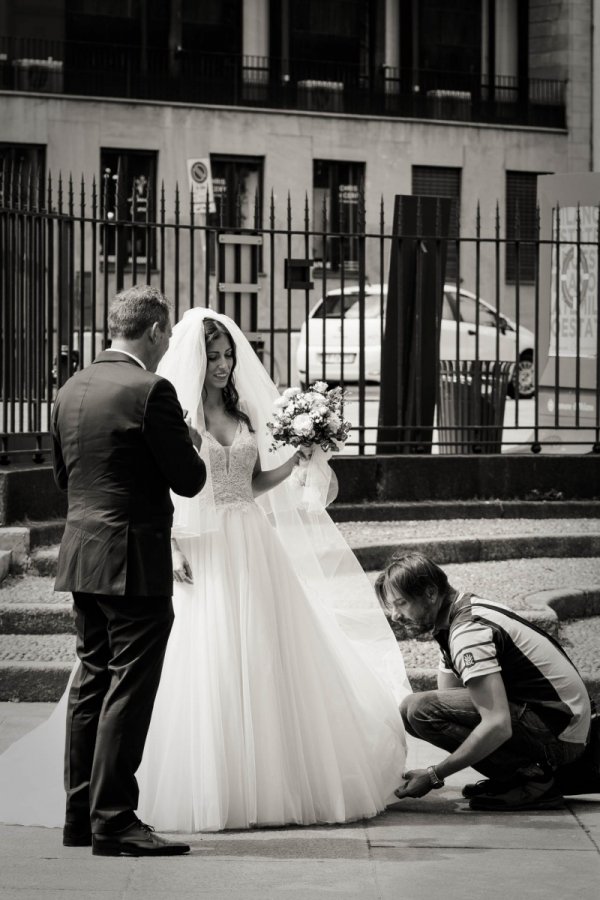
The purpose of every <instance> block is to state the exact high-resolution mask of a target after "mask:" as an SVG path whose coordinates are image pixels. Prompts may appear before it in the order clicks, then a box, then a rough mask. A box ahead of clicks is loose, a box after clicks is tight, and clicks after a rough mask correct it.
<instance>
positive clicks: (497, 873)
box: [0, 703, 600, 900]
mask: <svg viewBox="0 0 600 900" xmlns="http://www.w3.org/2000/svg"><path fill="white" fill-rule="evenodd" d="M52 708H53V704H49V703H47V704H44V703H36V704H10V703H1V704H0V749H2V748H3V747H5V746H6V745H7V738H8V737H10V738H11V739H12V738H14V737H18V736H20V734H23V733H25V732H26V731H28V730H29V729H30V728H32V727H34V726H35V725H36V724H38V723H39V722H40V721H41V720H43V719H44V718H45V717H46V716H47V715H48V714H49V713H50V711H51V710H52ZM443 755H444V752H443V751H440V750H437V749H436V748H434V747H430V746H429V745H427V744H424V743H423V742H421V741H414V740H411V741H410V742H409V764H410V765H411V766H417V765H418V766H422V765H426V764H431V763H435V762H436V761H438V760H439V759H440V758H442V756H443ZM477 777H478V776H477V775H476V774H475V773H474V772H472V771H469V770H467V771H466V772H461V773H457V774H456V775H454V776H452V778H449V779H448V782H447V786H446V788H445V789H444V790H443V791H440V792H436V793H435V794H430V795H428V797H425V798H423V799H422V800H410V801H403V802H402V803H398V804H396V807H395V808H394V809H392V810H389V811H388V812H386V813H385V814H384V815H382V816H378V817H377V818H375V819H372V820H370V821H368V822H365V821H363V822H356V823H349V824H347V825H341V826H327V827H322V828H317V827H310V828H298V827H289V828H265V829H253V830H251V831H236V832H222V833H219V834H203V835H197V834H196V835H190V836H189V842H190V844H191V846H192V853H191V854H190V855H189V856H185V857H179V858H177V859H168V858H162V859H155V860H148V859H131V858H129V859H127V858H124V859H105V858H98V857H93V856H92V855H91V852H90V850H89V848H68V847H63V846H62V843H61V831H60V829H58V828H22V827H2V826H0V898H1V900H117V898H118V900H173V898H178V900H180V898H184V900H187V898H190V900H191V898H198V897H206V898H207V900H208V898H210V900H283V898H288V897H290V898H291V897H297V898H299V900H325V898H331V897H340V898H344V900H392V898H393V900H431V898H435V897H440V896H443V897H444V900H465V898H473V900H479V898H481V897H485V898H486V900H496V898H498V900H500V898H502V900H506V898H507V897H508V898H512V897H528V898H529V897H532V898H533V897H539V898H540V900H542V898H543V900H564V898H565V897H571V896H576V897H577V898H578V900H598V888H597V885H598V883H599V881H600V851H599V847H598V841H599V839H600V798H598V797H596V798H578V799H576V800H572V801H569V802H568V803H567V805H566V806H565V808H564V809H562V810H556V811H547V812H543V813H531V812H530V813H520V814H517V813H503V814H500V813H495V814H492V813H474V812H471V811H468V810H467V808H466V803H465V801H463V800H461V799H460V788H461V787H462V785H463V784H464V783H465V781H467V780H472V779H473V778H477ZM182 837H184V838H185V836H182Z"/></svg>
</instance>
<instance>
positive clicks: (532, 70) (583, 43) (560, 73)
mask: <svg viewBox="0 0 600 900" xmlns="http://www.w3.org/2000/svg"><path fill="white" fill-rule="evenodd" d="M593 7H594V0H576V2H574V0H529V74H530V77H532V78H562V79H568V83H567V116H568V118H567V127H568V130H569V153H568V165H567V168H566V169H565V170H564V171H568V172H589V171H591V169H592V158H591V141H592V77H591V73H592V40H593V24H592V23H593V22H594V15H593ZM538 171H541V169H538Z"/></svg>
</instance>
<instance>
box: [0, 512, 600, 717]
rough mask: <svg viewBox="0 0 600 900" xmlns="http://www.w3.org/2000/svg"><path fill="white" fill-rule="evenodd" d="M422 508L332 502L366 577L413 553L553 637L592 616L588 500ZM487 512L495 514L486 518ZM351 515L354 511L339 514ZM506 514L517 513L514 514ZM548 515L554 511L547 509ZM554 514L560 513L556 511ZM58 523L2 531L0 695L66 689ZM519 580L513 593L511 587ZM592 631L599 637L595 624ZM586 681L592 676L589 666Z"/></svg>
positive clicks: (594, 586)
mask: <svg viewBox="0 0 600 900" xmlns="http://www.w3.org/2000/svg"><path fill="white" fill-rule="evenodd" d="M577 504H579V505H577ZM421 506H422V507H423V508H422V509H421V513H424V512H427V513H428V516H424V515H423V516H421V515H420V514H418V513H417V509H416V507H415V505H414V504H374V505H372V506H369V507H368V508H365V507H363V506H361V505H352V508H351V510H350V506H349V505H347V506H346V507H344V506H339V507H337V510H338V513H339V519H338V521H339V527H340V530H341V531H342V533H343V534H344V535H345V537H346V539H347V540H348V542H349V543H350V545H351V546H352V548H353V549H354V551H355V553H356V555H357V557H358V559H359V560H360V562H361V564H362V566H363V568H364V569H365V570H366V571H367V573H368V574H369V576H370V578H371V579H372V580H374V579H375V577H376V576H377V574H378V571H379V570H380V569H381V568H382V567H383V566H384V565H385V564H386V562H387V561H388V560H389V558H390V556H391V555H392V554H393V553H398V552H400V553H407V552H410V551H413V550H420V551H421V552H423V553H425V554H426V555H429V556H431V557H433V558H434V559H436V561H438V562H439V563H440V564H441V565H443V566H444V567H445V568H446V571H448V574H449V577H450V580H451V582H452V583H453V584H454V583H455V579H458V581H457V582H456V586H458V587H461V588H463V589H475V588H477V589H478V590H479V591H480V592H481V593H483V594H484V595H485V596H490V597H491V598H492V599H494V598H495V599H502V600H504V599H506V598H505V597H504V596H503V594H502V591H503V590H504V588H505V587H506V586H512V587H511V589H512V594H511V595H510V597H508V599H506V602H509V604H510V605H513V606H514V607H515V608H516V609H517V610H518V611H519V613H520V614H522V615H524V616H525V617H527V618H529V619H530V620H531V621H533V622H535V623H536V624H538V625H540V626H541V627H543V628H545V629H546V630H548V631H550V632H552V633H554V634H557V633H558V632H559V626H560V621H559V620H560V619H564V618H567V617H568V615H569V613H570V614H571V615H575V616H594V615H598V614H599V613H600V523H599V521H598V519H596V518H594V517H593V515H592V512H596V511H600V503H598V504H597V507H598V509H597V510H596V507H595V506H594V501H581V502H579V501H572V502H569V503H565V504H560V509H559V507H558V506H557V505H556V504H554V503H552V504H550V503H544V504H540V503H536V504H530V505H527V506H526V507H524V506H523V504H522V503H520V504H519V505H516V501H515V505H513V506H510V505H509V504H508V503H506V502H504V503H502V504H501V506H502V509H501V510H500V509H499V508H498V502H495V503H494V502H492V506H486V504H484V503H482V502H479V501H477V502H472V503H470V502H468V503H467V502H461V503H452V504H450V503H448V504H442V505H440V504H423V505H421ZM550 508H551V509H550ZM334 509H335V507H334ZM486 509H487V512H486ZM492 509H493V510H494V512H495V514H494V515H489V514H488V512H489V511H490V510H492ZM542 510H543V511H542ZM350 511H352V513H353V517H352V518H348V519H346V518H345V515H346V514H347V513H348V514H349V512H350ZM511 511H513V512H517V511H518V513H519V515H520V518H517V519H514V518H512V517H511V515H510V512H511ZM550 511H551V512H552V513H553V515H552V516H550V515H546V513H549V512H550ZM560 511H562V512H565V513H568V517H566V518H562V517H561V516H560V515H558V516H557V515H556V513H557V512H560ZM450 513H451V514H452V515H450ZM471 513H472V514H473V515H471ZM363 516H364V518H362V517H363ZM406 516H409V517H408V518H406ZM336 517H337V515H336ZM63 528H64V521H62V520H60V519H54V520H50V521H47V522H39V523H28V524H27V525H25V526H20V527H15V528H8V529H0V547H1V546H2V535H4V537H3V540H4V542H5V544H6V543H7V542H8V543H9V544H10V545H11V547H12V549H11V551H10V552H11V553H15V552H16V554H17V557H18V559H19V560H20V562H19V565H18V566H17V569H18V570H19V571H20V572H21V573H22V574H20V575H14V574H13V575H10V576H9V577H7V578H6V580H5V581H4V583H3V584H2V586H1V587H0V700H9V699H15V700H21V701H41V700H56V699H57V698H58V697H59V696H60V694H61V693H62V691H63V690H64V687H65V684H66V681H67V678H68V674H69V672H70V670H71V668H72V665H73V662H74V658H75V648H74V627H73V618H72V609H71V597H70V594H66V593H62V594H56V593H54V591H53V577H54V574H55V572H56V563H57V556H58V541H59V540H60V536H61V534H62V530H63ZM15 548H16V549H15ZM5 552H8V551H5ZM0 561H1V560H0ZM23 573H24V574H23ZM525 575H526V576H527V578H526V579H525ZM522 579H525V580H523V585H524V587H523V590H522V591H521V594H518V591H516V590H515V589H514V585H513V583H519V584H520V583H521V580H522ZM525 581H526V584H525ZM574 585H576V586H577V587H578V588H579V590H577V589H576V588H574V587H573V586H574ZM544 591H545V594H544V593H540V592H544ZM553 592H554V594H553ZM590 621H591V620H590ZM599 621H600V620H599ZM594 627H595V626H594ZM394 630H395V632H396V636H397V637H398V638H399V640H400V644H401V647H402V649H403V652H404V654H405V658H406V663H407V669H408V671H409V677H410V679H411V683H412V685H413V687H414V688H415V689H426V688H430V687H432V686H434V684H435V678H436V675H435V668H434V666H435V658H436V650H435V647H434V646H433V645H424V644H420V645H418V646H417V645H416V642H414V641H408V642H407V641H405V640H404V636H403V634H402V632H401V630H400V629H399V628H397V627H396V626H395V627H394ZM598 631H599V643H600V626H599V627H598ZM586 677H587V676H586ZM589 677H590V678H591V679H592V682H593V678H594V677H595V676H594V675H593V673H592V672H590V674H589ZM592 682H590V684H592ZM594 684H595V683H594ZM595 689H596V688H594V690H595ZM599 692H600V691H599Z"/></svg>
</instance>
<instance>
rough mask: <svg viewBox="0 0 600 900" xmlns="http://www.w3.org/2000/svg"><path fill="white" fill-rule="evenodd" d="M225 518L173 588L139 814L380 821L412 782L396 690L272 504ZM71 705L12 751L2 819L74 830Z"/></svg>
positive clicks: (204, 826)
mask: <svg viewBox="0 0 600 900" xmlns="http://www.w3.org/2000/svg"><path fill="white" fill-rule="evenodd" d="M218 516H219V525H220V527H219V530H218V531H215V532H211V533H210V534H208V535H205V536H203V537H202V538H189V539H185V540H180V544H181V546H182V550H183V551H184V553H185V554H186V556H187V558H188V560H189V562H190V564H191V567H192V570H193V577H194V581H193V584H179V583H176V586H175V594H174V605H175V623H174V626H173V630H172V632H171V637H170V639H169V644H168V647H167V653H166V657H165V663H164V668H163V674H162V678H161V682H160V687H159V690H158V694H157V697H156V702H155V706H154V711H153V715H152V722H151V725H150V731H149V734H148V740H147V742H146V749H145V753H144V758H143V761H142V765H141V767H140V770H139V772H138V781H139V785H140V804H139V810H138V814H139V815H140V817H141V818H142V819H143V820H144V821H147V822H149V823H151V824H152V825H154V826H155V827H156V828H157V829H159V830H163V831H182V832H186V833H190V832H195V831H218V830H222V829H232V828H248V827H251V826H260V825H264V826H268V825H283V824H287V823H296V824H304V825H307V824H313V823H333V822H345V821H350V820H355V819H359V818H363V817H368V816H373V815H376V814H377V813H378V812H380V811H382V810H383V809H384V808H385V806H386V804H387V803H389V802H391V801H392V800H393V791H394V789H395V788H396V787H397V786H398V784H399V783H400V782H401V780H402V779H401V773H402V770H403V766H404V762H405V753H406V744H405V738H404V732H403V726H402V721H401V717H400V715H399V712H398V704H397V699H398V698H397V694H396V696H394V692H393V690H392V686H390V684H389V683H386V680H385V678H384V677H382V675H381V673H380V672H378V671H376V668H375V667H374V666H373V664H372V659H373V654H372V647H371V648H370V651H369V650H368V649H367V650H365V648H364V647H363V646H361V642H360V640H353V639H352V638H351V637H348V635H347V633H346V632H345V630H344V629H343V628H342V627H340V624H339V620H338V618H337V616H336V614H335V612H334V611H332V610H331V609H328V608H327V606H326V605H324V604H323V602H322V599H321V598H317V597H314V596H311V591H310V590H309V589H308V588H307V585H306V584H304V583H303V582H302V580H301V578H299V577H298V576H297V574H296V573H295V572H294V569H293V567H292V565H291V564H290V561H289V557H288V553H287V550H286V548H285V547H283V545H282V544H281V542H280V541H279V538H278V536H277V534H276V532H275V531H274V529H273V528H272V527H271V525H270V524H269V521H268V520H267V518H266V516H265V514H264V513H263V512H262V510H261V509H260V508H259V507H258V506H256V505H254V504H248V505H246V506H245V507H225V508H222V509H219V510H218ZM396 652H397V651H396ZM369 653H370V654H371V655H369ZM65 713H66V696H65V697H63V699H62V700H61V702H60V703H59V705H58V707H57V708H56V709H55V710H54V712H53V714H52V716H51V717H50V719H49V720H48V721H47V722H45V723H44V724H43V725H41V726H40V727H39V728H37V729H36V730H35V731H33V732H31V733H30V734H29V735H26V736H25V737H24V738H22V739H21V740H20V741H18V742H17V743H16V744H15V745H13V746H12V747H11V748H9V750H8V751H7V753H5V754H4V755H3V757H1V758H0V821H3V822H15V823H18V824H37V825H61V824H62V823H63V821H64V792H63V789H62V754H63V744H64V723H65ZM40 766H42V767H41V768H40Z"/></svg>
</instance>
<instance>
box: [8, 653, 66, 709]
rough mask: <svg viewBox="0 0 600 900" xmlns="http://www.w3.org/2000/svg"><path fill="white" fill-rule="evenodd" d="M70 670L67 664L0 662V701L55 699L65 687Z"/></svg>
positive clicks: (38, 701)
mask: <svg viewBox="0 0 600 900" xmlns="http://www.w3.org/2000/svg"><path fill="white" fill-rule="evenodd" d="M71 669H72V666H70V665H68V664H66V663H50V662H44V663H36V662H26V663H19V662H5V663H0V701H7V700H9V701H10V700H12V701H19V702H20V703H47V702H56V701H57V700H60V698H61V696H62V694H63V692H64V690H65V688H66V686H67V681H68V680H69V675H70V673H71Z"/></svg>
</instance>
